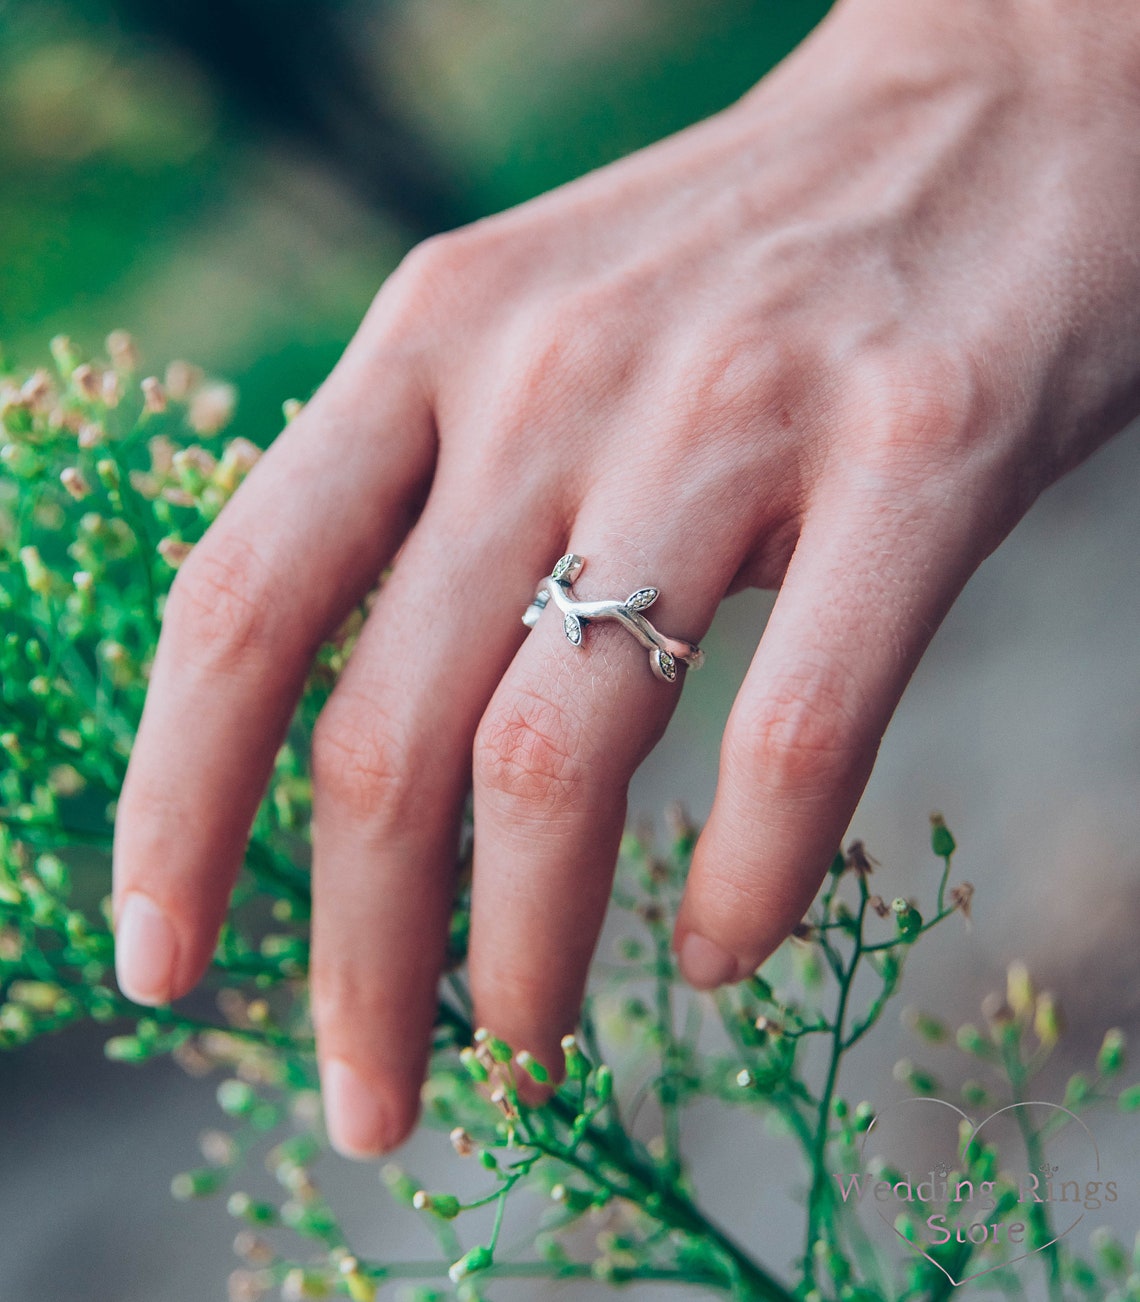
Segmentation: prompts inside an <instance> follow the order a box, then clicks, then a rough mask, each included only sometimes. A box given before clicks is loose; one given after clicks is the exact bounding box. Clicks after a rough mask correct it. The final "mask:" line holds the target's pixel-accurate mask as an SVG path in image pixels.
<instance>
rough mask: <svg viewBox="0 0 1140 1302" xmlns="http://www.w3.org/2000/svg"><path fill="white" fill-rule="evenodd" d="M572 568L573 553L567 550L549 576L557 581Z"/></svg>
mask: <svg viewBox="0 0 1140 1302" xmlns="http://www.w3.org/2000/svg"><path fill="white" fill-rule="evenodd" d="M573 568H574V553H573V552H567V554H566V555H565V556H563V557H562V559H561V560H560V561H559V562H558V564H557V565H555V567H554V569H553V570H551V571H550V577H551V578H552V579H554V580H555V581H556V582H557V581H558V580H560V579H564V578H565V577H566V576H567V574H569V573H570V571H571V570H572V569H573ZM569 636H570V635H569V634H567V637H569ZM570 640H571V642H573V641H574V639H573V638H570Z"/></svg>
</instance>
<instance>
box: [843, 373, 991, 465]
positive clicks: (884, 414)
mask: <svg viewBox="0 0 1140 1302" xmlns="http://www.w3.org/2000/svg"><path fill="white" fill-rule="evenodd" d="M862 392H863V395H864V401H865V402H866V403H867V404H868V406H869V408H870V413H869V414H870V419H869V420H868V421H867V423H866V426H865V428H867V430H868V432H869V440H868V444H869V451H870V453H871V454H872V457H873V458H874V459H875V460H876V461H878V462H879V463H881V464H882V465H884V466H890V465H892V464H894V465H896V466H898V467H899V468H906V467H908V466H909V464H910V463H911V462H912V461H913V458H914V455H915V454H916V453H917V454H920V458H921V461H922V463H923V466H924V467H925V466H926V465H928V464H929V462H930V461H931V460H933V461H935V462H945V461H947V460H949V461H951V462H953V461H961V460H962V459H963V458H965V457H968V456H969V455H970V454H971V453H972V452H973V450H974V449H975V448H976V446H977V445H978V444H979V442H980V441H982V439H983V437H984V436H985V435H986V434H987V431H988V421H987V420H986V411H985V406H986V404H985V402H984V396H983V395H984V391H983V389H982V387H981V385H980V383H979V379H978V376H977V375H976V374H975V372H974V369H973V368H972V367H971V366H970V365H969V363H968V361H967V360H966V359H964V358H958V357H954V356H951V355H949V354H940V355H937V356H926V355H922V356H918V357H913V358H902V359H899V358H894V359H892V361H891V363H890V365H889V369H888V368H887V367H884V368H882V369H880V370H877V371H876V372H875V374H874V375H873V376H872V378H871V382H870V384H869V386H867V387H866V388H863V389H862Z"/></svg>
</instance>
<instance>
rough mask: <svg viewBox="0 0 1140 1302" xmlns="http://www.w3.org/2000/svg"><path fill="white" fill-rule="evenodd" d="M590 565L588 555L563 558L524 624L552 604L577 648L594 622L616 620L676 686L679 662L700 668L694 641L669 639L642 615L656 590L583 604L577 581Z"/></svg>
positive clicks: (661, 674)
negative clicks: (576, 585)
mask: <svg viewBox="0 0 1140 1302" xmlns="http://www.w3.org/2000/svg"><path fill="white" fill-rule="evenodd" d="M585 564H586V558H585V557H584V556H576V555H575V554H574V553H573V552H570V553H568V554H567V555H566V556H563V557H562V559H561V560H560V561H559V562H558V564H557V565H555V567H554V569H553V570H552V571H551V572H550V574H548V575H547V577H546V578H545V579H543V580H542V582H541V583H540V584H539V585H538V590H537V592H536V593H535V594H534V600H533V601H532V602H531V603H530V605H529V606H528V607H527V608H526V611H525V612H524V613H523V617H522V620H523V623H524V624H525V625H526V626H527V628H534V626H535V624H537V623H538V617H539V616H540V615H541V614H542V612H543V611H544V610H545V609H546V607H547V606H548V605H549V604H550V602H551V601H553V602H554V604H555V606H557V607H558V609H559V610H560V611H561V612H562V631H563V632H564V633H565V634H566V637H567V640H568V641H570V642H572V643H573V644H574V645H575V646H577V647H580V646H581V645H582V630H583V629H584V628H585V626H586V625H587V624H589V623H590V622H591V620H595V619H612V620H615V621H616V622H617V623H618V624H620V625H621V627H622V628H624V629H625V630H626V632H628V633H632V634H633V636H634V637H635V638H636V639H637V640H638V641H639V642H640V643H641V645H642V646H643V647H645V648H646V650H648V652H649V665H650V668H651V669H652V670H653V672H654V673H655V674H656V675H657V677H658V678H660V679H662V680H663V681H664V682H667V683H672V682H675V681H676V678H677V663H678V661H679V662H680V663H681V664H684V665H688V666H689V668H690V669H699V668H700V667H701V665H703V664H704V661H705V653H704V652H703V651H702V650H701V649H700V647H699V646H694V645H693V643H692V642H684V641H681V640H679V639H678V638H675V637H666V636H665V634H664V633H659V632H658V631H657V629H655V628H654V627H653V625H652V624H651V623H650V622H649V620H647V619H646V618H645V616H644V615H643V614H642V613H641V612H642V611H643V610H646V609H648V608H649V607H650V606H652V605H653V603H654V602H655V601H656V600H657V596H658V590H657V589H656V588H638V590H637V591H636V592H635V593H633V595H632V596H629V597H627V598H626V599H625V601H579V600H578V598H577V597H575V596H574V586H573V585H574V580H575V579H576V578H577V577H578V575H579V574H581V573H582V569H583V567H584V566H585Z"/></svg>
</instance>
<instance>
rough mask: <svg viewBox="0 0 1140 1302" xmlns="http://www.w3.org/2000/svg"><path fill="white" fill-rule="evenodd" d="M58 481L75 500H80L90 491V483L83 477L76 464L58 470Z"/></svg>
mask: <svg viewBox="0 0 1140 1302" xmlns="http://www.w3.org/2000/svg"><path fill="white" fill-rule="evenodd" d="M59 482H60V483H61V484H62V485H63V486H64V488H66V489H67V491H68V492H69V493H70V494H71V496H72V497H73V498H75V500H76V501H77V502H82V501H83V499H84V498H85V497H87V496H88V495H89V494H90V492H91V485H90V484H89V483H88V482H87V480H86V479H84V478H83V472H82V471H81V470H80V469H79V467H78V466H67V467H65V469H63V470H61V471H60V472H59Z"/></svg>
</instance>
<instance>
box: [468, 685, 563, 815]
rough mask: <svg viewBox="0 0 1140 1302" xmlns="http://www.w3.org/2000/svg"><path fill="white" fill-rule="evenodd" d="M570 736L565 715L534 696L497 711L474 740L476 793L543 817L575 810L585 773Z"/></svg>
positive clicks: (522, 698) (525, 697)
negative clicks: (484, 794) (493, 797)
mask: <svg viewBox="0 0 1140 1302" xmlns="http://www.w3.org/2000/svg"><path fill="white" fill-rule="evenodd" d="M571 732H572V730H568V729H567V726H566V716H565V714H564V713H563V712H562V711H560V710H559V709H558V708H557V707H556V706H555V705H553V703H551V702H549V701H544V700H542V699H541V698H539V697H536V696H529V695H527V696H520V697H518V698H516V699H515V700H514V701H512V702H511V703H510V704H509V705H507V706H505V707H501V708H499V709H493V710H492V712H490V713H489V714H488V715H486V716H485V718H484V720H483V722H482V723H481V724H480V725H479V730H478V732H477V734H476V737H475V749H474V774H475V782H476V785H477V787H478V788H479V790H480V791H481V792H484V793H488V794H490V795H492V796H498V797H500V798H502V799H503V800H505V801H507V802H510V803H511V804H512V805H517V806H522V807H525V808H529V809H532V810H534V811H535V812H536V814H540V815H541V814H543V813H551V812H554V811H563V810H566V809H567V808H571V807H573V806H574V805H575V804H576V803H577V801H578V798H579V795H580V792H581V789H582V786H583V778H584V771H583V764H582V761H581V759H580V758H579V757H578V755H577V753H576V747H575V745H574V738H573V736H572V735H571Z"/></svg>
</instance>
